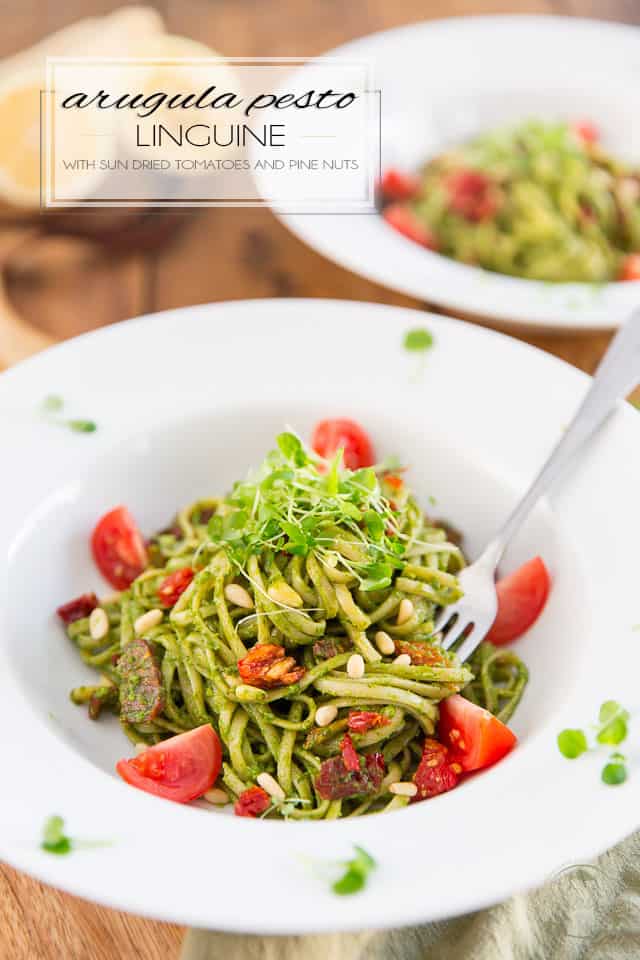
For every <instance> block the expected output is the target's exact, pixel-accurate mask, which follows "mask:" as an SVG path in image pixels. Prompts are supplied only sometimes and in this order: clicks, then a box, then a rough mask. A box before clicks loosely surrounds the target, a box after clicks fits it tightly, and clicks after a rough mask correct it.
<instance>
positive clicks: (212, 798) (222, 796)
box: [203, 787, 229, 807]
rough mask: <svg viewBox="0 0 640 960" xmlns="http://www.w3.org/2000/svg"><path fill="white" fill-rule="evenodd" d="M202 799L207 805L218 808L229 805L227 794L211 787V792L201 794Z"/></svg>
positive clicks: (218, 788)
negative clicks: (213, 805)
mask: <svg viewBox="0 0 640 960" xmlns="http://www.w3.org/2000/svg"><path fill="white" fill-rule="evenodd" d="M203 797H204V799H205V800H206V801H207V803H213V804H215V805H216V806H218V807H223V806H224V805H225V803H229V794H228V793H226V792H225V791H224V790H222V789H221V788H220V787H212V788H211V790H207V792H206V793H205V794H203Z"/></svg>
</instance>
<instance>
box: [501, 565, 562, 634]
mask: <svg viewBox="0 0 640 960" xmlns="http://www.w3.org/2000/svg"><path fill="white" fill-rule="evenodd" d="M550 589H551V577H550V576H549V571H548V570H547V568H546V566H545V564H544V561H543V560H542V558H541V557H534V558H533V560H529V561H528V562H527V563H525V564H523V565H522V566H521V567H519V568H518V569H517V570H515V571H514V572H513V573H510V574H509V575H508V576H507V577H503V578H502V580H498V582H497V584H496V592H497V594H498V613H497V615H496V619H495V620H494V621H493V626H492V627H491V629H490V630H489V633H488V634H487V636H486V639H487V640H488V641H489V643H493V644H495V646H497V647H501V646H502V645H503V644H505V643H511V641H512V640H517V638H518V637H520V636H522V634H523V633H525V631H527V630H528V629H529V627H530V626H532V625H533V624H534V623H535V621H536V620H537V619H538V617H539V616H540V614H541V613H542V611H543V609H544V605H545V603H546V602H547V597H548V596H549V590H550Z"/></svg>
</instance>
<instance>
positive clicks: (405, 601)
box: [396, 597, 415, 627]
mask: <svg viewBox="0 0 640 960" xmlns="http://www.w3.org/2000/svg"><path fill="white" fill-rule="evenodd" d="M414 613H415V608H414V606H413V604H412V603H411V600H409V598H408V597H403V598H402V600H401V601H400V606H399V607H398V616H397V617H396V623H397V624H398V626H399V627H400V626H402V624H403V623H406V622H407V620H410V619H411V617H412V616H413V615H414Z"/></svg>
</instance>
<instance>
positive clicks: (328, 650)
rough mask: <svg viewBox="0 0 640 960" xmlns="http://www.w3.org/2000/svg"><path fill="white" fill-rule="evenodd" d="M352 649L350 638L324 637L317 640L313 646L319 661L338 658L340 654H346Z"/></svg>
mask: <svg viewBox="0 0 640 960" xmlns="http://www.w3.org/2000/svg"><path fill="white" fill-rule="evenodd" d="M350 649H351V641H350V640H349V638H348V637H331V636H326V635H325V636H324V637H321V638H320V640H316V642H315V643H314V645H313V653H314V656H315V657H316V659H317V660H329V659H330V658H331V657H337V656H338V654H339V653H346V652H347V650H350Z"/></svg>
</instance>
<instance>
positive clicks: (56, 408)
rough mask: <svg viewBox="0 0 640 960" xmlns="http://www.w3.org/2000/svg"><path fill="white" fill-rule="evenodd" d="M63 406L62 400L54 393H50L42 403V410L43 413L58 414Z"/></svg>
mask: <svg viewBox="0 0 640 960" xmlns="http://www.w3.org/2000/svg"><path fill="white" fill-rule="evenodd" d="M63 406H64V400H63V399H62V397H61V396H59V395H58V394H56V393H50V394H49V396H48V397H45V398H44V400H43V401H42V409H43V410H44V411H45V413H60V411H61V410H62V408H63Z"/></svg>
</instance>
